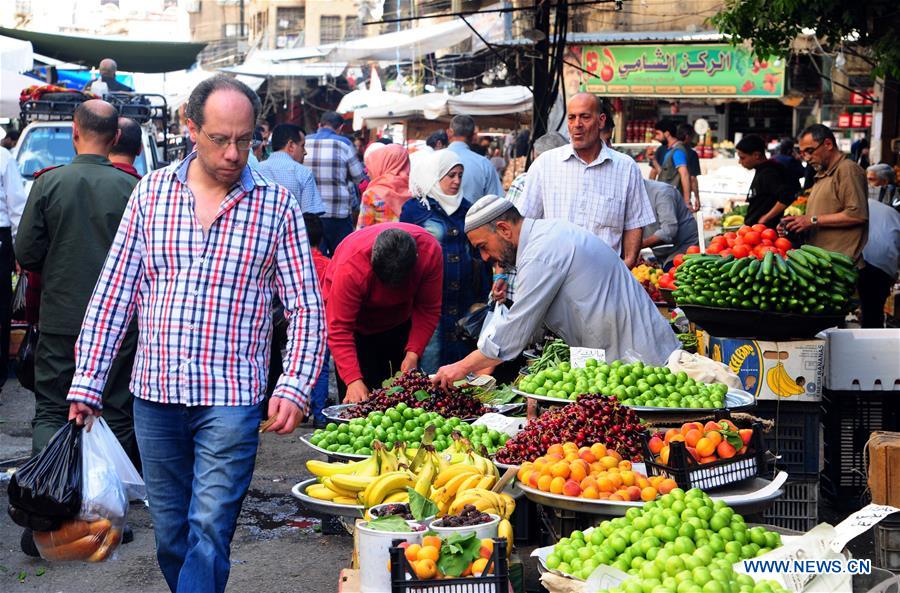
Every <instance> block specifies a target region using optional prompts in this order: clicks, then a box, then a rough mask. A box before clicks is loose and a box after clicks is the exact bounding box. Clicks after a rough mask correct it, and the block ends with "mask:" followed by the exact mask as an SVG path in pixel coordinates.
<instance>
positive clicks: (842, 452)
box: [822, 389, 900, 509]
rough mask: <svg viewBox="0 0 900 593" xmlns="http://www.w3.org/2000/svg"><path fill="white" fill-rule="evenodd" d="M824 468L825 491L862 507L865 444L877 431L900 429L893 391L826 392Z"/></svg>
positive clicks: (899, 406)
mask: <svg viewBox="0 0 900 593" xmlns="http://www.w3.org/2000/svg"><path fill="white" fill-rule="evenodd" d="M823 408H824V409H825V414H824V417H823V424H824V426H825V469H824V471H823V472H822V478H823V482H822V492H823V493H824V494H825V495H826V496H828V498H829V499H832V500H833V501H834V503H835V504H836V505H837V506H838V507H840V508H842V509H849V508H861V507H862V506H864V504H865V501H864V500H863V498H864V492H865V490H866V487H867V481H868V475H867V468H866V465H865V462H864V461H865V460H864V456H865V454H866V453H865V451H866V443H867V442H868V441H869V437H870V436H871V435H872V432H874V431H876V430H890V431H897V430H900V397H898V396H897V394H896V393H892V392H878V391H831V390H828V389H826V390H825V392H824V394H823Z"/></svg>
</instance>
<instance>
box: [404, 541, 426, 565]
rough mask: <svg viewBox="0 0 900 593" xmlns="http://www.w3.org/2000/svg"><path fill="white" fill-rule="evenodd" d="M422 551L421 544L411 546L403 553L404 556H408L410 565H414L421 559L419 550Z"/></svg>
mask: <svg viewBox="0 0 900 593" xmlns="http://www.w3.org/2000/svg"><path fill="white" fill-rule="evenodd" d="M421 549H422V546H420V545H419V544H411V545H410V546H407V548H406V549H405V550H404V551H403V555H404V556H406V559H407V560H409V563H410V564H412V563H413V562H415V561H416V560H418V559H419V550H421Z"/></svg>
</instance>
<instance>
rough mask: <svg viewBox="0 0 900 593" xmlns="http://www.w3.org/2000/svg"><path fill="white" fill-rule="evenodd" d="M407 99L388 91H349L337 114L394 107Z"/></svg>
mask: <svg viewBox="0 0 900 593" xmlns="http://www.w3.org/2000/svg"><path fill="white" fill-rule="evenodd" d="M408 99H409V95H404V94H403V93H392V92H390V91H368V90H355V91H350V92H349V93H347V94H346V95H344V97H343V98H342V99H341V102H340V104H338V108H337V112H338V113H351V112H353V111H356V110H357V109H365V108H367V107H384V106H386V105H396V104H397V103H400V102H402V101H406V100H408Z"/></svg>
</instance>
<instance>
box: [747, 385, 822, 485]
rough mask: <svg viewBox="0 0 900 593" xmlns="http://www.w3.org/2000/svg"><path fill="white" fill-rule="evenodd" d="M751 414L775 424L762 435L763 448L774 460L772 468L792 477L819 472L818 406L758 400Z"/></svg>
mask: <svg viewBox="0 0 900 593" xmlns="http://www.w3.org/2000/svg"><path fill="white" fill-rule="evenodd" d="M753 414H754V415H755V416H758V417H759V418H764V419H766V420H772V421H773V422H774V423H775V427H774V428H773V429H772V430H771V431H770V432H764V433H763V435H762V436H763V442H764V443H765V446H766V447H767V448H768V449H769V451H771V452H772V453H774V454H775V456H776V457H777V459H776V461H775V467H777V468H779V469H783V470H785V471H786V472H788V474H792V475H793V474H818V473H819V471H821V469H822V441H823V439H822V408H821V406H820V405H819V404H818V403H816V402H786V401H784V402H783V401H760V402H757V404H756V409H755V410H754V411H753Z"/></svg>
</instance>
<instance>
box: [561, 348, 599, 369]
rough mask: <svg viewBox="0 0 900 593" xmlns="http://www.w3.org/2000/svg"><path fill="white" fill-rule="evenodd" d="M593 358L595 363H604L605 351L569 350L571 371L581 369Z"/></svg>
mask: <svg viewBox="0 0 900 593" xmlns="http://www.w3.org/2000/svg"><path fill="white" fill-rule="evenodd" d="M591 358H593V359H594V360H596V361H597V362H606V350H604V349H603V348H576V347H574V346H572V347H570V348H569V362H570V363H571V364H572V368H573V369H583V368H584V366H585V363H586V362H587V361H588V360H589V359H591Z"/></svg>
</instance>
